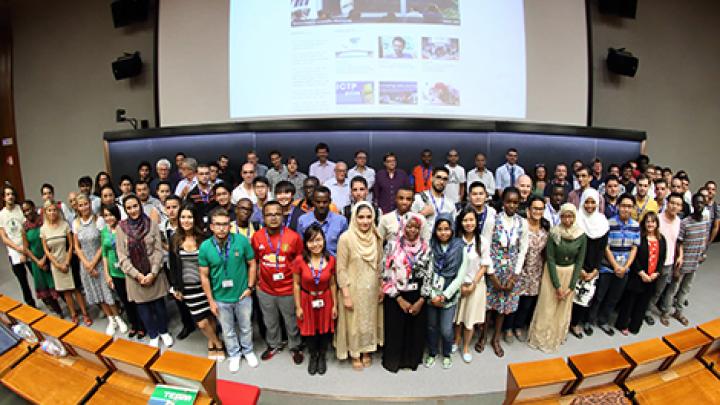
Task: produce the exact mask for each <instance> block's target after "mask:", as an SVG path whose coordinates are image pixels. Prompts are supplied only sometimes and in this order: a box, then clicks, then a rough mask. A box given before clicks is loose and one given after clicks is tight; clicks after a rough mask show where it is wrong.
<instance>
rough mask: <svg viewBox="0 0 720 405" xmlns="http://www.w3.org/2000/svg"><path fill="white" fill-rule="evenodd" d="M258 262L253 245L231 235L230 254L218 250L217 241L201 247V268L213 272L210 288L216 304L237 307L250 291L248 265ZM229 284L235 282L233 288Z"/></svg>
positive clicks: (199, 254)
mask: <svg viewBox="0 0 720 405" xmlns="http://www.w3.org/2000/svg"><path fill="white" fill-rule="evenodd" d="M220 251H222V253H220ZM226 252H227V261H226V260H225V254H226ZM254 258H255V253H254V252H253V249H252V246H250V242H249V241H248V239H247V238H246V237H245V236H243V235H240V234H232V233H231V234H229V235H228V239H227V250H224V249H222V247H220V246H218V245H217V244H216V241H215V238H214V237H213V238H210V239H207V240H205V241H204V242H203V243H202V244H201V245H200V250H199V252H198V264H199V265H200V266H201V267H208V268H209V269H210V286H211V287H212V293H213V298H215V301H220V302H227V303H233V302H238V301H239V300H240V296H241V295H242V293H243V292H244V291H245V290H246V289H247V288H248V269H247V262H248V260H252V259H254ZM226 280H232V287H228V286H227V281H226ZM223 282H225V285H226V286H225V287H223V284H224V283H223Z"/></svg>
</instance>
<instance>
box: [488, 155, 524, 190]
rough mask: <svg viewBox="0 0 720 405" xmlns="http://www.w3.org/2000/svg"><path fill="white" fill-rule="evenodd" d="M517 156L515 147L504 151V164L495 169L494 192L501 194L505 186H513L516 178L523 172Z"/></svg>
mask: <svg viewBox="0 0 720 405" xmlns="http://www.w3.org/2000/svg"><path fill="white" fill-rule="evenodd" d="M519 156H520V155H519V154H518V151H517V149H515V148H510V149H508V150H507V152H506V153H505V164H503V165H502V166H500V167H498V168H497V170H495V186H496V187H497V188H496V193H498V194H502V192H503V190H505V189H506V188H508V187H514V186H515V182H516V181H517V179H518V178H519V177H520V176H522V175H523V174H525V170H524V169H523V168H522V166H520V165H518V158H519Z"/></svg>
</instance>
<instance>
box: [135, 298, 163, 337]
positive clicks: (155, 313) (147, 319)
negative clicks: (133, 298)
mask: <svg viewBox="0 0 720 405" xmlns="http://www.w3.org/2000/svg"><path fill="white" fill-rule="evenodd" d="M137 312H138V315H140V319H142V323H143V325H144V326H145V332H147V335H148V336H149V337H150V339H155V338H156V337H158V334H164V333H168V316H167V309H166V308H165V298H158V299H156V300H154V301H150V302H143V303H141V304H137Z"/></svg>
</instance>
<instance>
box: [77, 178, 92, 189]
mask: <svg viewBox="0 0 720 405" xmlns="http://www.w3.org/2000/svg"><path fill="white" fill-rule="evenodd" d="M77 184H78V187H83V186H90V187H92V185H93V180H92V177H90V176H82V177H80V178H79V179H78V181H77Z"/></svg>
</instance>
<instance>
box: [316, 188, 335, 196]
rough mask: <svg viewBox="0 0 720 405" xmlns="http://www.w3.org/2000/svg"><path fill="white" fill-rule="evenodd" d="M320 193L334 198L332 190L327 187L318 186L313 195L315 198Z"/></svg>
mask: <svg viewBox="0 0 720 405" xmlns="http://www.w3.org/2000/svg"><path fill="white" fill-rule="evenodd" d="M318 193H326V194H327V195H329V196H332V192H331V191H330V189H329V188H327V187H325V186H318V187H316V188H315V193H314V194H313V197H314V196H316V195H318Z"/></svg>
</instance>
